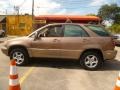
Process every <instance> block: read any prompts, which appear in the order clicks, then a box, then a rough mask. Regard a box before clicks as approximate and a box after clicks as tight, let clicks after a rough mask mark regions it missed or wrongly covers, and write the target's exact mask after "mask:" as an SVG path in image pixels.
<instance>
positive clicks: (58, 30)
mask: <svg viewBox="0 0 120 90" xmlns="http://www.w3.org/2000/svg"><path fill="white" fill-rule="evenodd" d="M62 32H63V31H62V25H56V26H50V27H48V30H47V32H46V37H61V36H62Z"/></svg>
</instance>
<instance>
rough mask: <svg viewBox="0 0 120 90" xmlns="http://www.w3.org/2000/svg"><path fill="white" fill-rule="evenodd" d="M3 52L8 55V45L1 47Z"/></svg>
mask: <svg viewBox="0 0 120 90" xmlns="http://www.w3.org/2000/svg"><path fill="white" fill-rule="evenodd" d="M1 50H2V52H3V53H4V54H5V55H7V56H8V49H7V48H6V47H2V48H1Z"/></svg>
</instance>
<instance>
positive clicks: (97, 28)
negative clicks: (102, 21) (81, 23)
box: [86, 25, 110, 37]
mask: <svg viewBox="0 0 120 90" xmlns="http://www.w3.org/2000/svg"><path fill="white" fill-rule="evenodd" d="M86 27H87V28H89V29H90V30H92V31H93V32H95V33H96V34H98V35H100V36H105V37H106V36H110V34H109V33H108V32H107V31H106V30H105V28H104V27H102V26H95V25H86Z"/></svg>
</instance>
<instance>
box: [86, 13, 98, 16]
mask: <svg viewBox="0 0 120 90" xmlns="http://www.w3.org/2000/svg"><path fill="white" fill-rule="evenodd" d="M86 16H97V15H96V14H93V13H90V14H87V15H86Z"/></svg>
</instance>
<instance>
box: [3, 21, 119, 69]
mask: <svg viewBox="0 0 120 90" xmlns="http://www.w3.org/2000/svg"><path fill="white" fill-rule="evenodd" d="M114 48H115V45H114V41H113V39H112V37H111V35H110V34H109V33H108V32H107V31H106V30H105V28H104V27H102V26H100V25H92V24H74V23H57V24H49V25H46V26H43V27H41V28H39V29H38V30H36V31H34V32H33V33H32V34H30V35H28V36H26V37H21V38H17V39H13V40H9V41H6V42H4V47H2V51H3V53H5V54H6V55H8V56H10V58H11V59H16V63H17V65H25V64H27V63H28V62H29V58H31V57H49V58H64V59H73V60H78V61H79V63H80V65H81V66H82V67H83V68H85V69H88V70H96V69H98V68H100V67H101V65H102V64H103V62H104V60H113V59H114V58H115V56H116V53H117V51H116V50H114Z"/></svg>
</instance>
